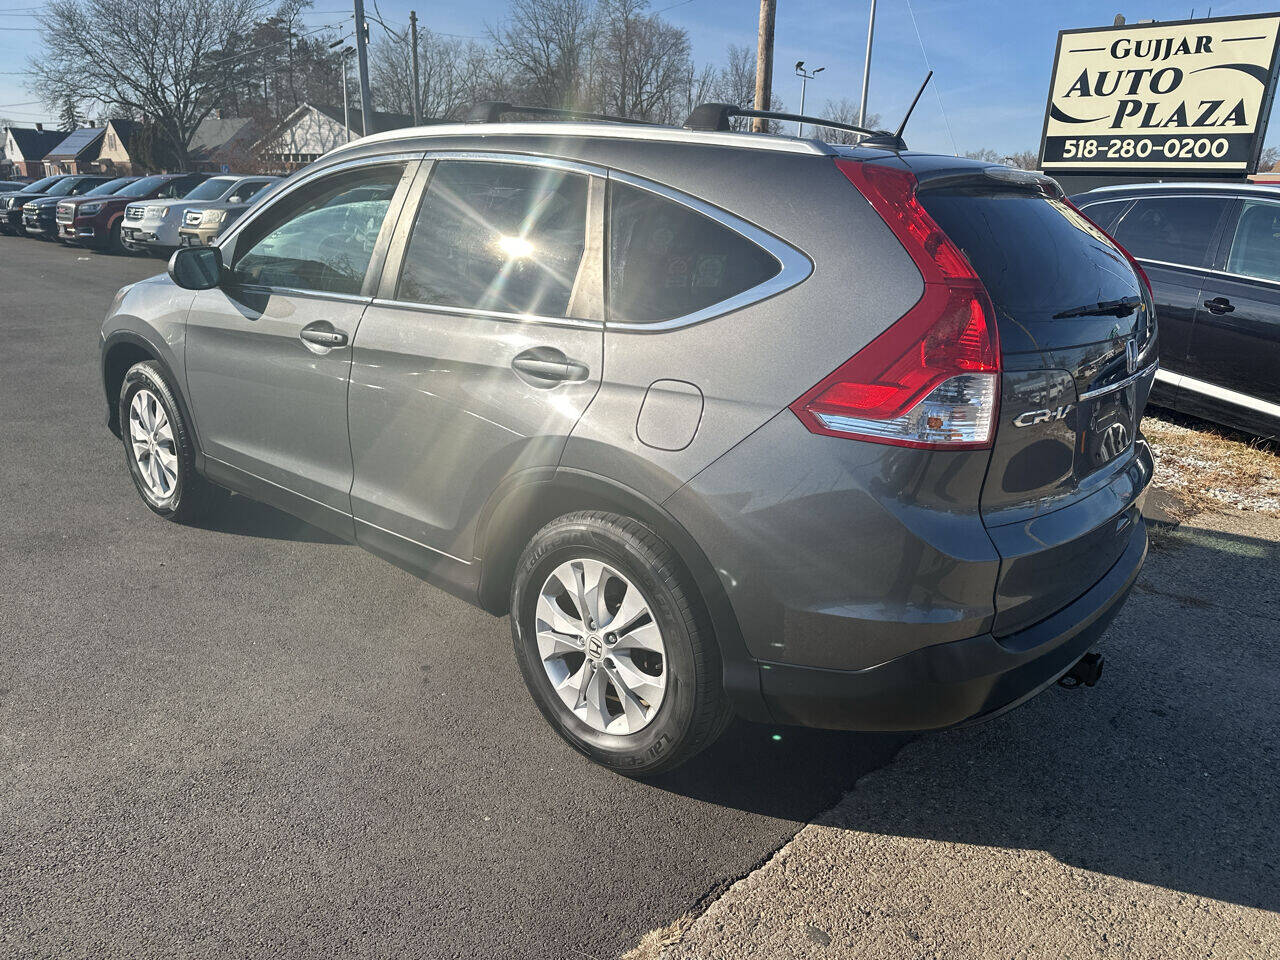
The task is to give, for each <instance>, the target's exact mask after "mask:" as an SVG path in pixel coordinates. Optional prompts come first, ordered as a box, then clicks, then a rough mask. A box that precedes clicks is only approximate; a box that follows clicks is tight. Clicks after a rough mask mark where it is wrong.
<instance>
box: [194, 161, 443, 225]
mask: <svg viewBox="0 0 1280 960" xmlns="http://www.w3.org/2000/svg"><path fill="white" fill-rule="evenodd" d="M421 159H422V151H421V150H414V151H412V152H409V153H386V154H380V155H378V156H376V157H358V158H357V159H354V160H344V161H342V162H340V163H328V164H325V165H324V166H322V167H317V168H316V169H314V170H308V171H306V173H305V174H304V175H303V176H301V177H299V178H298V179H297V180H296V181H294V182H293V183H289V187H288V189H287V190H280V191H279V192H276V191H275V190H268V191H267V192H266V193H265V194H263V195H262V196H261V197H259V198H258V200H257V201H256V202H255V203H254V204H253V206H251V207H250V208H249V209H248V210H246V211H245V212H244V213H242V214H241V215H240V218H239V219H238V220H236V222H235V223H234V224H232V227H231V229H230V230H229V231H227V232H226V233H224V234H223V235H222V236H220V237H218V238H217V240H216V241H215V243H214V244H213V246H216V247H218V248H219V249H222V248H223V247H225V246H227V245H228V244H230V243H231V242H232V241H233V240H234V239H235V238H236V237H238V236H239V235H240V233H241V231H243V230H244V228H245V227H247V226H248V225H249V224H251V223H253V221H254V220H257V219H258V217H260V216H262V215H263V214H264V213H266V212H267V211H268V210H270V209H271V208H272V207H274V206H275V205H276V203H278V202H279V201H281V200H283V199H284V198H285V197H288V196H290V195H291V194H292V193H293V192H294V191H295V190H298V189H301V188H302V187H303V186H305V185H306V184H308V183H310V182H311V181H313V180H315V179H316V178H317V177H323V176H326V175H327V174H330V173H339V172H341V171H343V170H354V169H356V168H358V167H373V166H380V165H382V164H385V163H413V162H414V161H415V160H421ZM287 182H288V181H287V180H281V181H277V184H279V183H287ZM268 200H269V201H270V203H267V201H268Z"/></svg>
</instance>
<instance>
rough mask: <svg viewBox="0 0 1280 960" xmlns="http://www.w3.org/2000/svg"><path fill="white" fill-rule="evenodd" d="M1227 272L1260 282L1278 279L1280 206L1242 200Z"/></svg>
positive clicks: (1279, 270)
mask: <svg viewBox="0 0 1280 960" xmlns="http://www.w3.org/2000/svg"><path fill="white" fill-rule="evenodd" d="M1227 270H1228V271H1230V272H1231V273H1238V274H1241V275H1242V276H1246V277H1257V278H1258V279H1259V280H1280V204H1276V203H1267V202H1266V201H1262V200H1247V201H1245V205H1244V210H1243V211H1242V212H1241V214H1240V220H1239V221H1238V222H1237V223H1236V232H1235V235H1234V236H1233V237H1232V238H1231V255H1230V256H1229V257H1228V258H1227Z"/></svg>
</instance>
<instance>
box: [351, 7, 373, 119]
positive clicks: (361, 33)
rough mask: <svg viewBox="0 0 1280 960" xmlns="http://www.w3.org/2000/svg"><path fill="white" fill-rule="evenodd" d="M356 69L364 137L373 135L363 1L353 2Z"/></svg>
mask: <svg viewBox="0 0 1280 960" xmlns="http://www.w3.org/2000/svg"><path fill="white" fill-rule="evenodd" d="M355 14H356V68H357V69H358V70H359V72H360V126H361V129H362V132H363V134H364V135H365V136H368V135H369V134H371V133H374V132H375V131H374V129H373V126H374V125H373V91H371V90H370V89H369V50H368V30H369V22H368V21H367V20H365V18H364V0H355Z"/></svg>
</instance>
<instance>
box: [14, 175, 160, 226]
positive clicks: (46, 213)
mask: <svg viewBox="0 0 1280 960" xmlns="http://www.w3.org/2000/svg"><path fill="white" fill-rule="evenodd" d="M138 179H139V178H138V177H116V178H115V179H114V180H107V181H105V182H103V183H100V184H98V185H97V186H96V187H94V188H93V189H92V190H89V191H87V192H86V193H84V194H82V196H84V197H86V198H91V197H106V196H110V195H111V194H113V193H116V192H117V191H119V190H121V189H123V188H124V187H126V186H128V185H129V184H131V183H133V182H135V181H136V180H138ZM63 202H65V198H64V197H60V196H46V197H40V198H38V199H36V200H32V201H31V202H29V203H28V204H27V205H26V206H25V207H23V208H22V229H23V230H24V231H25V232H26V233H27V235H28V236H33V237H40V238H41V239H44V240H57V239H58V224H57V220H56V212H57V208H58V204H60V203H63Z"/></svg>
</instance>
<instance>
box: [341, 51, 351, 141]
mask: <svg viewBox="0 0 1280 960" xmlns="http://www.w3.org/2000/svg"><path fill="white" fill-rule="evenodd" d="M338 55H339V56H341V57H342V126H343V128H344V129H345V130H346V131H347V132H346V137H347V143H350V142H351V107H350V106H348V101H347V57H348V56H350V55H351V48H350V47H343V48H342V49H341V50H340V51H338Z"/></svg>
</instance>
